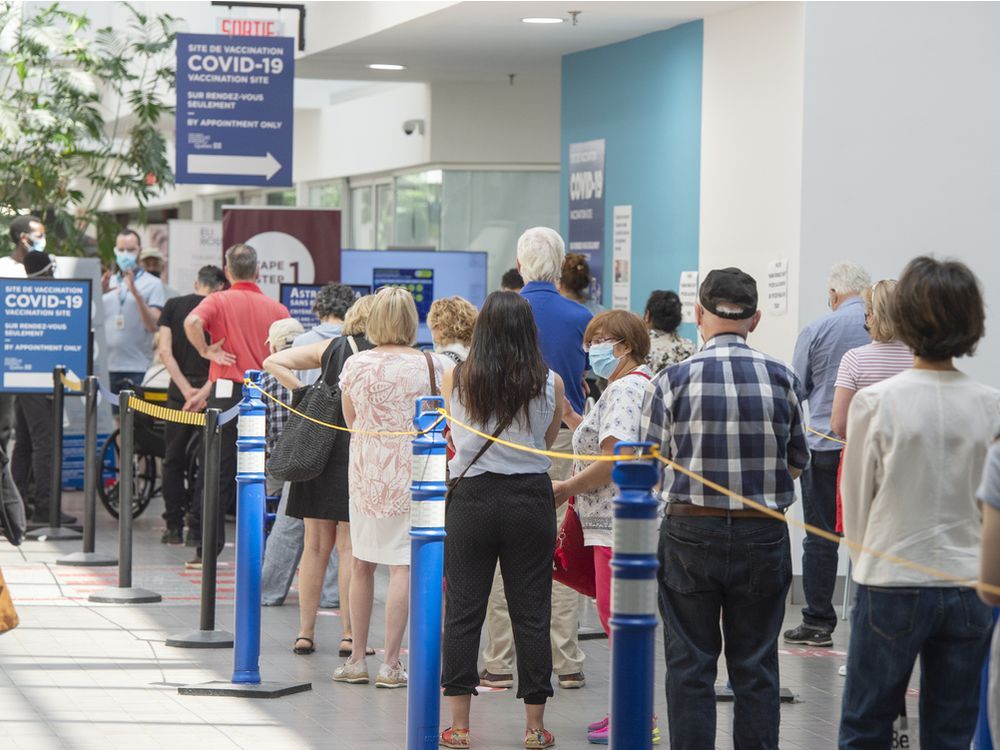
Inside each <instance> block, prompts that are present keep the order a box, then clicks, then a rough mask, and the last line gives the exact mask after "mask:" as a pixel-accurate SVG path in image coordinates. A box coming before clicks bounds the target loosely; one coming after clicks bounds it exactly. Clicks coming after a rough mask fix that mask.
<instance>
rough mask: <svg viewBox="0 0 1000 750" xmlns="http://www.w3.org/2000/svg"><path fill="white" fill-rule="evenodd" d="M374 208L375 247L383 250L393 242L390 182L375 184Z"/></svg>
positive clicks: (393, 209)
mask: <svg viewBox="0 0 1000 750" xmlns="http://www.w3.org/2000/svg"><path fill="white" fill-rule="evenodd" d="M375 208H376V211H377V212H378V221H377V223H376V225H375V249H376V250H385V249H386V248H388V247H389V245H391V244H393V234H394V233H393V224H394V221H393V220H394V219H395V206H394V204H393V194H392V183H386V184H382V185H376V186H375Z"/></svg>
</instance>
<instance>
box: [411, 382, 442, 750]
mask: <svg viewBox="0 0 1000 750" xmlns="http://www.w3.org/2000/svg"><path fill="white" fill-rule="evenodd" d="M443 407H444V399H442V398H440V397H439V396H433V397H425V398H420V399H417V409H416V416H415V417H414V419H413V424H414V426H415V427H416V429H417V430H430V431H429V432H426V433H424V434H422V435H417V437H416V438H414V440H413V483H412V485H411V491H412V493H413V501H412V503H411V505H410V683H409V694H408V695H407V697H406V698H407V700H406V748H407V750H433V748H436V747H437V746H438V723H439V717H440V710H441V591H442V582H443V580H444V537H445V531H444V510H445V508H444V502H445V501H444V495H445V491H446V489H447V487H446V486H445V469H446V467H447V463H448V456H447V452H446V446H447V442H446V441H445V438H444V422H441V423H440V424H437V425H434V422H435V421H436V420H437V419H438V418H439V417H440V414H439V413H438V412H437V409H438V408H443ZM431 425H434V427H433V429H431Z"/></svg>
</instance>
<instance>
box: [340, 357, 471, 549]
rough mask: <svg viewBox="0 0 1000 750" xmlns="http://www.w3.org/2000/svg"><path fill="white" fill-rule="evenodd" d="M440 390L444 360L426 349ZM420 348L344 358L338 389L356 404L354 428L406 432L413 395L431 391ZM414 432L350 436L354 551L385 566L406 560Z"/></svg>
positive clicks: (410, 421) (410, 423)
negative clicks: (408, 433)
mask: <svg viewBox="0 0 1000 750" xmlns="http://www.w3.org/2000/svg"><path fill="white" fill-rule="evenodd" d="M431 358H432V360H433V361H434V374H435V378H436V380H437V388H438V391H440V389H441V378H442V377H443V375H444V372H445V370H446V369H451V367H452V364H451V362H450V361H447V360H445V359H443V358H442V357H439V356H437V355H431ZM428 380H429V378H428V375H427V360H426V359H425V357H424V355H423V353H422V352H418V351H416V350H414V351H412V352H400V351H380V350H379V349H377V348H376V349H371V350H369V351H364V352H359V353H358V354H355V355H354V356H353V357H350V358H349V359H348V360H347V361H346V362H345V363H344V369H343V370H342V371H341V373H340V388H341V391H342V392H343V393H345V394H346V395H347V397H348V398H350V400H351V403H352V404H353V406H354V412H355V419H354V425H353V426H354V429H356V430H367V431H370V432H408V431H410V430H412V429H413V411H414V407H415V405H416V400H417V399H418V398H419V397H421V396H429V395H431V389H430V383H429V382H428ZM412 439H413V437H412V435H370V434H364V433H354V434H353V435H351V460H350V470H349V474H348V477H349V481H348V486H349V489H350V496H351V544H352V546H353V547H354V556H355V557H357V558H359V559H361V560H366V561H368V562H373V563H379V564H384V565H409V564H410V536H409V532H410V480H411V478H412V447H411V441H412Z"/></svg>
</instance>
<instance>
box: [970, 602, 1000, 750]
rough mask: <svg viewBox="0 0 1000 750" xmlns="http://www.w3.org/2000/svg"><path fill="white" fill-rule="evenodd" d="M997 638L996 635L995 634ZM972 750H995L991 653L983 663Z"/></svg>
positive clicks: (998, 623) (999, 613)
mask: <svg viewBox="0 0 1000 750" xmlns="http://www.w3.org/2000/svg"><path fill="white" fill-rule="evenodd" d="M997 628H1000V608H998V609H994V610H993V629H994V631H995V630H996V629H997ZM994 637H996V633H994ZM972 750H993V737H992V735H991V734H990V652H989V651H987V652H986V661H985V662H984V663H983V675H982V681H981V683H980V687H979V722H978V723H977V724H976V736H975V737H974V738H973V740H972Z"/></svg>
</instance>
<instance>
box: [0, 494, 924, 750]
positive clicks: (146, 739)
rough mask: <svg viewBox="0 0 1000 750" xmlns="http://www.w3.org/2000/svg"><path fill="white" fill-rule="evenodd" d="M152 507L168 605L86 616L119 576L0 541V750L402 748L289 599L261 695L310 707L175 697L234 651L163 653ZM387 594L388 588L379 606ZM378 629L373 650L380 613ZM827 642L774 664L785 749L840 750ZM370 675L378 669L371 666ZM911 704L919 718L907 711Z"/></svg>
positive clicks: (168, 558)
mask: <svg viewBox="0 0 1000 750" xmlns="http://www.w3.org/2000/svg"><path fill="white" fill-rule="evenodd" d="M81 502H82V501H81V497H80V496H79V495H77V494H69V495H67V497H66V503H65V504H66V506H67V508H68V509H69V510H70V511H71V512H74V513H79V510H80V503H81ZM158 504H159V501H158V500H157V501H154V503H153V505H152V506H151V508H150V510H149V511H147V513H146V515H144V516H142V517H140V518H139V519H136V522H135V542H136V546H135V568H134V575H133V578H134V585H136V586H142V587H145V588H149V589H153V590H155V591H158V592H160V593H162V594H164V601H163V602H162V603H160V604H148V605H135V606H123V605H111V604H90V603H88V602H87V599H86V596H87V594H89V593H90V592H91V591H93V590H94V589H96V588H99V587H101V586H103V585H110V584H112V583H114V581H115V571H116V569H115V568H90V569H88V568H68V567H65V566H57V565H55V564H54V563H55V560H56V559H58V558H59V557H60V556H62V555H64V554H66V553H68V552H72V551H76V550H78V549H80V542H25V543H24V544H23V545H22V546H21V547H20V548H13V547H11V546H10V545H8V544H6V543H5V542H0V567H2V569H3V571H4V575H5V577H6V579H7V582H8V583H9V584H10V587H11V590H12V592H13V594H14V597H15V601H16V604H17V606H18V610H19V613H20V616H21V625H20V627H18V628H17V629H15V630H13V631H11V632H10V633H8V634H6V635H4V636H3V637H0V748H18V749H21V748H30V749H31V750H42V749H46V750H47V749H48V748H73V749H74V750H76V749H79V750H87V749H89V748H95V749H96V748H100V750H109V749H117V748H129V750H136V749H139V750H147V749H150V750H151V749H152V748H182V749H183V750H200V749H201V748H206V749H209V750H223V749H225V748H249V749H251V750H258V749H259V748H276V749H278V748H280V749H281V750H286V749H288V750H291V749H295V748H328V749H334V750H341V749H348V748H366V749H370V750H389V749H392V750H396V749H398V748H404V747H405V745H406V742H405V734H404V721H405V715H406V691H405V690H396V691H388V690H376V689H375V688H374V687H373V686H351V685H341V684H336V683H333V682H331V680H330V674H331V673H332V671H333V669H334V667H335V666H336V665H337V664H338V663H339V659H338V658H337V656H336V654H335V652H333V651H332V649H334V648H335V647H336V644H337V641H338V639H339V635H340V629H339V626H338V623H337V613H336V612H335V611H332V610H322V611H321V618H320V624H319V636H318V637H317V646H318V648H319V651H318V652H317V653H316V654H314V655H312V656H308V657H302V656H294V655H292V654H291V653H290V647H291V644H292V639H293V638H294V636H295V633H296V626H297V623H298V613H297V608H296V606H295V602H296V599H295V596H294V594H293V595H292V596H291V597H290V598H289V602H288V603H286V605H285V606H284V607H280V608H275V607H268V608H265V609H264V612H263V638H262V655H261V671H262V676H263V678H264V679H265V680H280V681H308V682H311V683H312V685H313V689H312V690H311V691H310V692H306V693H300V694H298V695H293V696H289V697H285V698H280V699H275V700H249V699H239V698H230V697H196V696H181V695H178V693H177V687H178V686H181V685H188V684H192V683H199V682H205V681H209V680H219V679H221V680H228V679H229V678H230V676H231V670H232V650H229V649H227V650H201V649H197V650H194V649H177V648H169V647H167V646H165V645H164V642H163V641H164V638H165V637H166V636H168V635H171V634H175V633H179V632H183V631H186V630H190V629H194V628H196V627H197V624H198V610H197V597H198V591H199V588H198V584H199V576H198V575H197V574H192V573H191V572H190V571H185V570H184V566H183V562H184V560H185V559H186V558H188V557H190V553H191V550H189V549H185V548H183V547H165V546H163V545H161V544H159V535H160V525H161V522H160V521H159V518H158V517H157V513H158V508H157V506H158ZM98 521H99V531H98V551H101V552H111V551H112V550H113V545H114V544H115V539H116V536H115V526H114V524H113V522H112V520H111V518H110V517H109V516H107V515H106V514H105V513H104V511H103V509H99V512H98ZM229 531H230V534H231V533H232V527H231V526H230V528H229ZM232 558H233V554H232V549H231V548H230V549H227V550H226V551H225V552H224V553H223V558H222V559H223V561H224V562H226V563H228V565H225V566H223V567H221V568H220V575H219V605H218V622H219V624H220V626H223V627H226V628H231V627H232V625H231V623H232V587H233V569H232V564H231V561H232ZM383 590H384V580H381V581H380V584H379V588H378V590H377V592H376V596H377V597H378V598H380V599H381V597H382V592H383ZM786 619H787V622H788V623H789V624H790V625H791V624H795V623H796V622H797V619H798V612H797V608H790V611H789V615H788V617H787V618H786ZM373 628H374V631H375V633H374V635H376V636H380V635H381V611H380V609H379V607H378V605H376V615H375V617H374V622H373ZM835 642H836V648H834V649H832V650H830V649H813V650H810V649H800V648H787V649H783V650H782V652H781V673H782V683H783V685H784V686H785V687H788V688H790V689H791V690H792V691H793V692H794V693H795V694H796V696H797V699H798V702H797V703H795V704H785V705H783V707H782V725H781V747H782V748H791V749H795V748H809V749H810V750H812V749H815V748H831V747H834V746H835V738H836V727H837V718H838V714H839V706H840V693H841V690H842V686H843V678H842V677H839V676H838V674H837V669H838V667H839V666H840V665H842V664H843V663H844V660H845V657H844V649H845V645H846V642H847V633H846V624H845V625H844V627H843V628H841V629H838V631H837V633H836V636H835ZM583 648H584V651H585V652H586V654H587V662H586V664H585V667H584V668H585V671H586V674H587V686H586V688H584V689H583V690H573V691H559V690H558V689H557V693H556V696H555V699H554V700H552V701H551V702H550V703H549V705H548V708H547V712H546V724H547V726H548V727H549V728H550V730H551V731H553V732H554V733H555V735H556V737H557V738H558V747H560V748H564V749H565V748H585V747H590V745H588V744H587V741H586V736H585V730H584V728H583V727H584V725H585V724H586V723H587V722H588V721H591V720H593V719H596V718H599V717H600V716H601V715H603V714H604V713H605V711H606V704H607V696H608V684H609V683H608V668H609V665H608V650H607V641H605V640H588V641H584V642H583ZM404 658H405V657H404ZM369 663H370V667H372V668H377V665H378V662H377V657H376V658H375V659H370V660H369ZM657 664H658V665H659V670H658V676H657V686H656V710H657V712H658V714H659V715H660V716H665V715H666V709H665V704H664V698H663V689H662V685H663V670H662V664H663V661H662V655H658V657H657ZM724 674H725V672H724V667H722V668H720V675H723V676H724ZM720 679H724V677H722V678H720ZM909 702H910V704H911V705H910V713H911V715H914V714H915V711H916V705H915V698H914V697H913V696H911V698H910V701H909ZM522 717H523V713H522V709H521V707H520V705H519V704H518V703H517V702H515V700H514V698H513V695H512V693H511V691H497V692H486V693H483V694H482V695H480V697H478V698H476V699H475V700H474V702H473V736H474V740H475V747H476V748H478V749H479V750H490V749H496V750H499V749H500V748H505V749H507V748H517V747H520V746H521V726H522V724H521V721H522ZM731 717H732V710H731V707H730V705H727V704H720V706H719V719H718V724H719V729H718V740H717V744H718V746H719V747H731V746H732V742H731V740H730V735H729V725H730V721H731ZM666 744H667V743H666V741H664V743H663V745H662V746H663V747H665V746H666Z"/></svg>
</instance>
